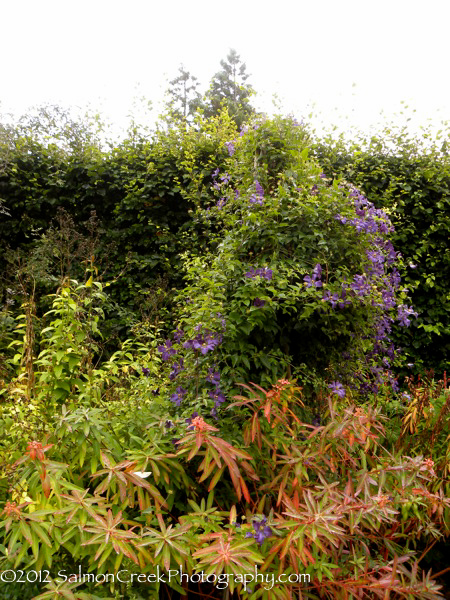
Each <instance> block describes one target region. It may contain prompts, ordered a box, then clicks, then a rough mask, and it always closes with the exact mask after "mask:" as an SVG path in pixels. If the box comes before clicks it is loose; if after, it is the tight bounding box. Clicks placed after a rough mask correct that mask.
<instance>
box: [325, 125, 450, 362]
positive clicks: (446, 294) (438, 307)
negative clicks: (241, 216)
mask: <svg viewBox="0 0 450 600" xmlns="http://www.w3.org/2000/svg"><path fill="white" fill-rule="evenodd" d="M314 150H315V156H316V157H317V159H318V160H319V162H320V163H321V164H322V165H323V167H324V170H325V172H326V173H327V174H328V175H332V174H336V175H339V176H343V177H344V178H345V179H347V180H348V181H349V182H351V183H353V184H354V185H356V186H357V187H359V188H360V189H361V190H362V191H363V192H364V193H365V195H366V196H367V198H368V199H369V200H370V201H371V202H373V203H374V204H375V205H376V206H377V207H378V208H383V209H384V210H387V212H388V213H389V214H390V217H391V220H392V222H393V224H394V226H395V233H394V234H393V235H392V242H393V244H394V246H395V248H396V250H398V251H400V252H401V253H402V255H403V259H404V265H405V266H404V270H403V273H402V276H403V277H402V280H403V283H404V285H405V287H407V288H408V289H409V290H410V294H411V297H412V301H413V305H414V308H415V309H416V310H417V311H418V313H419V318H418V320H417V322H416V324H417V327H414V328H410V329H407V330H404V329H402V330H397V331H396V332H395V337H396V339H397V342H398V343H399V344H400V345H401V346H402V347H403V348H405V352H408V353H409V355H410V362H411V363H415V366H416V368H417V369H418V370H421V369H423V368H434V369H435V370H436V371H437V372H440V373H442V372H443V371H444V370H445V369H446V368H448V361H449V356H450V291H449V289H450V286H449V281H450V243H449V241H450V160H449V156H448V154H447V153H446V148H445V145H444V146H442V148H438V144H437V142H435V143H434V144H432V145H428V146H425V144H424V143H423V140H422V142H421V141H420V140H419V139H416V140H414V139H413V140H411V139H408V138H407V137H406V135H405V132H404V131H399V132H394V133H392V132H391V131H390V130H387V131H386V132H385V135H384V136H381V135H380V136H379V137H373V138H372V139H371V140H370V141H369V143H364V141H363V140H359V141H357V142H351V143H350V142H345V141H344V140H343V139H342V138H341V139H340V140H338V141H332V140H331V139H330V138H328V139H326V140H321V141H318V142H316V144H315V148H314ZM406 349H407V350H406Z"/></svg>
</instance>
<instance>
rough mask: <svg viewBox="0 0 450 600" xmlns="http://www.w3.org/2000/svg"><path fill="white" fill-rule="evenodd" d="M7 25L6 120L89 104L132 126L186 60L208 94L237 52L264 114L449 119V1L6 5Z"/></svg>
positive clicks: (0, 103)
mask: <svg viewBox="0 0 450 600" xmlns="http://www.w3.org/2000/svg"><path fill="white" fill-rule="evenodd" d="M0 23H1V30H0V52H1V57H2V69H1V75H0V111H1V112H3V113H5V112H10V111H11V112H14V113H22V112H24V111H26V109H27V107H29V106H30V105H34V104H40V103H44V102H50V103H59V104H61V105H63V106H85V105H87V104H88V103H90V104H91V106H92V108H94V109H97V108H100V109H101V110H102V111H103V113H104V114H105V115H106V116H107V117H108V118H110V119H112V120H113V121H114V123H115V124H117V125H119V124H125V121H126V117H127V114H129V112H130V110H131V109H132V99H133V97H135V96H145V97H146V98H147V99H149V100H153V101H154V102H157V101H158V100H160V99H161V97H162V95H163V92H164V90H165V89H166V87H167V81H168V80H169V79H172V78H173V77H175V76H176V74H177V69H178V66H179V65H180V63H183V64H184V65H185V67H186V68H187V69H188V70H189V71H190V72H191V73H192V74H193V75H196V76H197V77H198V78H199V80H200V81H201V83H202V91H205V90H206V88H207V85H208V83H209V80H210V78H211V77H212V75H213V74H214V73H215V72H216V71H218V70H219V69H220V64H219V63H220V60H221V59H223V58H225V56H226V54H227V52H228V50H229V49H230V48H235V49H236V51H237V52H238V53H239V54H240V56H241V58H242V59H243V60H244V61H245V63H246V65H247V71H248V73H250V75H251V77H250V79H249V81H248V82H249V83H251V84H252V85H253V87H254V88H255V89H256V91H257V92H258V97H257V98H256V99H255V101H254V103H255V104H256V105H257V106H258V108H260V109H263V110H266V111H268V112H270V110H271V99H272V96H273V94H275V93H277V94H278V97H279V98H280V100H281V106H282V110H283V112H286V113H290V112H292V113H293V114H295V115H296V116H297V117H298V118H300V117H302V116H306V115H307V114H308V113H309V112H310V111H311V105H312V103H315V104H316V106H317V109H318V111H320V113H321V118H322V119H323V120H324V121H325V122H326V123H333V122H339V123H343V122H344V126H343V127H346V128H347V129H351V128H352V127H353V126H354V125H362V126H363V127H364V128H366V129H367V127H368V125H369V124H370V123H374V122H376V121H378V120H379V118H380V117H379V116H380V111H381V110H384V112H385V113H386V114H387V115H388V116H391V115H392V114H394V113H395V112H397V113H398V112H399V110H400V108H401V104H400V102H401V101H404V102H406V104H407V105H409V107H410V109H413V108H415V109H417V112H416V118H417V121H418V122H420V123H421V124H425V123H426V120H427V119H432V122H433V123H434V124H437V123H438V122H439V121H441V120H442V119H444V120H450V77H449V73H450V67H449V65H450V60H449V59H450V43H449V42H450V35H449V24H450V1H449V0H426V1H425V0H421V1H420V2H419V1H415V0H408V1H404V0H307V1H306V0H278V1H277V2H266V3H264V2H263V0H259V1H254V0H226V2H221V3H219V2H217V3H216V2H212V1H211V0H181V1H180V0H167V2H165V3H163V2H161V1H160V0H121V1H120V2H119V1H117V0H0ZM158 110H159V108H158V106H157V107H156V109H155V111H154V113H153V114H154V116H155V117H156V115H157V114H158ZM342 119H344V121H343V120H342ZM345 119H346V121H345ZM345 123H346V125H345Z"/></svg>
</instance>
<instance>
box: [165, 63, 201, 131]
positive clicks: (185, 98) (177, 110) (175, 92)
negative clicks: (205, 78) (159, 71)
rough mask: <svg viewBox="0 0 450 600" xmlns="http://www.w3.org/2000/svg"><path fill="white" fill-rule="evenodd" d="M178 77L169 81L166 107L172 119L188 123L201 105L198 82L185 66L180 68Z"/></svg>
mask: <svg viewBox="0 0 450 600" xmlns="http://www.w3.org/2000/svg"><path fill="white" fill-rule="evenodd" d="M178 72H179V74H178V76H177V77H175V79H172V81H169V85H170V87H169V89H168V90H167V95H168V97H169V99H168V102H167V103H166V106H167V108H168V110H169V113H170V115H171V117H172V118H174V119H177V120H184V121H188V120H189V118H190V117H192V116H193V115H194V114H195V111H196V110H197V108H198V107H199V106H200V104H201V96H200V93H199V92H198V91H197V88H198V85H199V83H198V80H197V77H194V76H193V75H191V74H190V73H189V71H186V69H185V68H184V66H183V65H180V67H179V68H178Z"/></svg>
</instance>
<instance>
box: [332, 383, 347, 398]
mask: <svg viewBox="0 0 450 600" xmlns="http://www.w3.org/2000/svg"><path fill="white" fill-rule="evenodd" d="M328 387H329V388H330V390H331V391H332V392H333V393H334V394H336V395H337V396H339V398H345V388H344V386H343V385H342V383H340V382H339V381H333V382H332V383H330V385H329V386H328Z"/></svg>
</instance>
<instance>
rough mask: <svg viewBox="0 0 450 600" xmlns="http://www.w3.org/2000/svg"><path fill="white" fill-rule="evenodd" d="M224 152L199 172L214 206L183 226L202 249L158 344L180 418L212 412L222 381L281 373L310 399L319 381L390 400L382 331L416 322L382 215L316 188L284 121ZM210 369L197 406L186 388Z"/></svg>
mask: <svg viewBox="0 0 450 600" xmlns="http://www.w3.org/2000/svg"><path fill="white" fill-rule="evenodd" d="M227 148H228V151H229V158H228V161H227V162H226V163H225V166H224V170H222V171H221V170H220V169H219V168H216V169H214V170H213V171H211V174H210V180H209V182H208V187H209V188H210V190H212V193H213V198H211V199H210V200H209V201H207V202H206V203H203V204H201V203H200V205H199V206H198V209H197V212H196V216H195V219H196V220H197V221H199V222H201V223H202V224H203V226H204V227H205V229H206V228H209V231H210V242H209V247H208V248H206V249H205V250H204V252H203V253H202V255H201V256H198V255H194V256H192V254H187V253H186V255H185V268H186V285H185V286H184V287H183V288H182V290H181V291H180V292H179V294H178V305H179V320H178V330H177V331H178V333H176V334H175V337H174V338H169V339H167V340H166V342H164V344H163V345H162V346H161V347H160V350H161V353H162V358H163V361H165V362H166V363H167V364H168V365H170V361H178V362H176V365H178V366H176V367H175V363H174V365H173V366H172V368H173V369H175V371H173V373H172V376H171V377H170V379H171V380H173V383H172V386H173V391H174V395H173V399H174V402H175V404H176V405H177V406H180V405H181V406H182V407H184V409H185V410H187V411H188V412H189V411H192V410H193V409H195V410H200V407H201V405H203V406H204V405H208V404H209V406H210V408H212V411H213V413H212V414H214V415H215V414H216V411H217V408H218V407H219V405H220V404H222V403H223V402H224V395H223V392H225V391H230V389H231V387H232V382H236V381H241V382H245V381H248V380H252V381H256V382H259V383H262V384H265V385H267V384H269V383H271V382H273V381H274V380H276V379H277V378H278V377H282V376H286V375H289V376H295V377H297V378H298V379H299V380H300V381H301V382H302V385H306V386H308V387H309V389H310V390H311V389H312V388H315V389H314V394H313V397H314V396H315V397H317V395H318V394H319V395H320V392H321V389H322V391H323V389H324V387H325V384H327V385H328V384H331V382H332V381H334V382H335V384H334V385H335V386H342V382H344V383H350V382H351V387H352V393H353V394H356V395H357V394H362V395H363V396H365V395H367V394H377V393H378V391H379V390H380V387H381V386H382V385H384V384H385V383H389V384H390V385H391V386H393V389H394V391H396V390H397V389H398V386H397V383H396V381H395V378H394V376H393V375H392V372H391V366H392V365H393V364H394V363H395V360H396V351H395V348H394V345H393V344H392V341H391V340H390V335H389V333H390V330H391V327H392V324H393V323H394V321H396V320H397V321H399V322H400V324H402V325H403V326H409V325H411V319H412V318H413V317H414V316H415V315H416V313H415V312H414V310H413V309H411V308H410V307H409V306H408V304H407V302H408V300H407V295H406V293H405V291H404V290H403V289H402V287H401V286H400V276H399V272H398V264H399V256H398V253H397V252H396V251H395V249H394V247H393V245H392V243H391V241H390V239H389V234H390V232H391V230H392V226H391V224H390V220H389V218H388V216H387V215H386V213H384V212H383V211H381V210H378V209H375V208H374V207H373V205H372V204H371V203H370V202H368V200H367V199H366V198H365V197H364V196H363V195H362V194H361V193H360V192H359V191H358V190H356V189H355V188H353V187H351V186H349V185H347V184H346V183H345V182H344V181H340V180H337V179H336V180H331V179H329V178H327V177H326V176H325V175H324V174H323V173H322V171H321V168H320V167H319V165H318V164H317V163H316V162H314V161H313V160H310V159H309V158H308V140H307V136H306V133H305V131H304V129H303V128H302V127H300V126H298V124H296V123H295V122H292V121H291V120H289V119H288V120H282V119H277V120H274V121H262V122H257V123H256V124H254V125H253V127H250V128H248V129H247V130H245V131H243V132H241V135H240V136H239V137H238V138H237V139H235V140H233V141H231V140H230V141H228V143H227ZM277 169H280V170H279V171H278V170H277ZM195 193H196V194H197V195H198V192H197V189H196V190H195ZM204 196H206V193H205V194H204ZM213 350H214V352H213ZM180 360H181V362H180ZM216 366H219V367H220V369H219V370H220V373H221V375H220V374H219V373H217V375H216V376H215V377H216V381H210V383H211V382H212V383H215V384H216V392H215V393H214V392H213V391H212V390H211V389H210V386H208V385H206V387H204V388H203V391H202V395H201V404H199V402H200V396H199V392H200V391H201V390H200V389H199V378H200V379H201V380H202V381H203V382H204V381H208V379H209V380H211V377H212V376H213V375H212V373H214V372H216ZM208 373H209V374H208ZM167 374H168V373H167ZM355 374H356V377H355ZM220 376H221V377H222V380H221V382H222V384H223V387H221V388H220V389H219V378H220ZM226 388H228V389H226ZM176 390H178V392H177V391H176ZM188 391H189V392H190V393H189V394H188ZM186 394H188V395H187V397H186V401H184V397H185V396H186ZM208 396H209V398H208ZM213 397H214V405H213V406H212V404H211V401H210V400H211V399H212V398H213ZM190 398H191V399H192V398H195V402H194V403H192V401H191V400H190ZM318 408H319V407H318Z"/></svg>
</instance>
